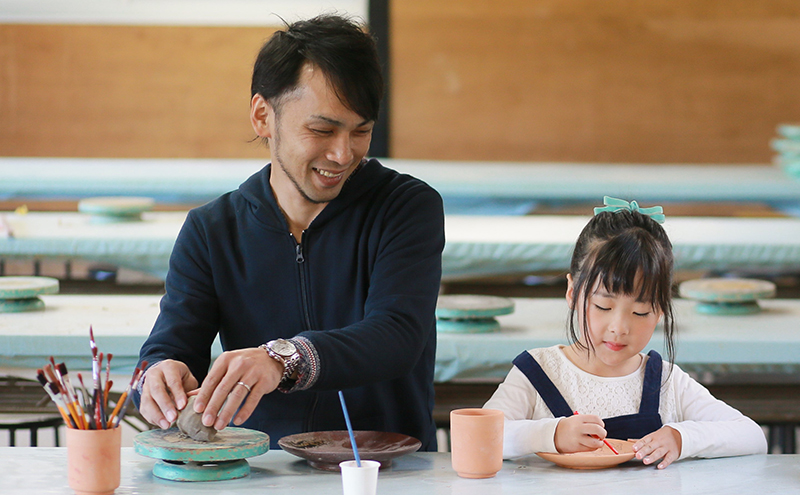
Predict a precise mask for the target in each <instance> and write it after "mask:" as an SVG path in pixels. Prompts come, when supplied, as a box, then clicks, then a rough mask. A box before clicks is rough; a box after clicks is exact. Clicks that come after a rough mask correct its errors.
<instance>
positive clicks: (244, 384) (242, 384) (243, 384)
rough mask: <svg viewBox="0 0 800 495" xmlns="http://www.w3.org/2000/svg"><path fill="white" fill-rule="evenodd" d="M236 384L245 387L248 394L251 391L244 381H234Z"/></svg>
mask: <svg viewBox="0 0 800 495" xmlns="http://www.w3.org/2000/svg"><path fill="white" fill-rule="evenodd" d="M236 385H241V386H242V387H244V388H246V389H247V393H248V394H249V393H250V392H251V390H250V385H248V384H246V383H245V382H236Z"/></svg>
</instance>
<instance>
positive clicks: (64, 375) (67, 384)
mask: <svg viewBox="0 0 800 495" xmlns="http://www.w3.org/2000/svg"><path fill="white" fill-rule="evenodd" d="M56 370H57V371H58V375H59V376H60V377H61V383H62V384H63V386H64V388H66V389H67V395H68V396H69V397H70V400H71V401H72V407H73V408H74V409H75V411H76V412H79V414H77V416H78V417H77V418H76V419H77V420H78V422H79V423H80V426H79V428H81V429H84V430H85V429H86V420H85V418H84V417H83V406H82V405H81V401H80V400H79V399H78V394H77V393H75V387H73V386H72V381H71V380H70V378H69V372H67V365H66V364H64V363H59V364H58V366H57V367H56Z"/></svg>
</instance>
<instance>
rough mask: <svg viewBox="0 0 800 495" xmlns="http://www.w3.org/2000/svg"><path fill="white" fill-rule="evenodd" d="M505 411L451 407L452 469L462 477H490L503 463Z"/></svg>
mask: <svg viewBox="0 0 800 495" xmlns="http://www.w3.org/2000/svg"><path fill="white" fill-rule="evenodd" d="M503 421H504V416H503V412H502V411H498V410H496V409H455V410H453V411H450V452H451V461H452V463H453V470H454V471H455V472H456V473H457V474H458V475H459V476H461V477H462V478H491V477H492V476H494V475H496V474H497V472H498V471H500V469H501V468H502V467H503Z"/></svg>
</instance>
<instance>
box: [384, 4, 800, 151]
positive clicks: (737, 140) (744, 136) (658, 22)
mask: <svg viewBox="0 0 800 495" xmlns="http://www.w3.org/2000/svg"><path fill="white" fill-rule="evenodd" d="M391 29H392V33H391V39H392V92H393V93H392V114H391V124H392V140H391V154H392V156H394V157H398V158H438V159H467V160H469V159H475V160H523V161H527V160H554V161H588V162H606V161H613V162H643V163H647V162H655V163H660V162H695V163H704V162H726V163H747V162H749V163H753V162H768V161H769V160H770V159H771V155H772V152H771V151H770V149H769V140H770V139H771V138H772V137H773V136H774V134H775V126H776V124H778V123H781V122H787V121H800V3H798V2H796V1H790V0H763V1H760V2H752V1H750V0H728V1H721V0H720V1H713V0H648V1H638V2H631V1H628V0H605V1H603V2H597V1H595V0H505V1H503V2H490V1H486V0H439V1H436V2H430V1H423V0H403V1H398V2H392V24H391Z"/></svg>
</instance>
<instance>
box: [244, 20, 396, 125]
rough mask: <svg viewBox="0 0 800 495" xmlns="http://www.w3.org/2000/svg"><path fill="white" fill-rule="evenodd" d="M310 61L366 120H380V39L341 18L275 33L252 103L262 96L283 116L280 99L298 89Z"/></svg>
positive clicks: (260, 63)
mask: <svg viewBox="0 0 800 495" xmlns="http://www.w3.org/2000/svg"><path fill="white" fill-rule="evenodd" d="M306 62H309V63H311V64H313V65H316V66H317V67H319V68H320V69H321V70H322V71H323V72H324V73H325V75H326V76H327V78H328V80H329V82H330V83H331V86H332V88H333V90H334V91H335V92H336V95H337V96H338V97H339V100H340V101H341V102H342V104H343V105H344V106H345V107H347V108H348V109H350V110H352V111H353V112H355V113H356V114H358V115H359V116H361V117H363V118H364V119H365V120H368V121H376V120H377V119H378V113H379V111H380V104H381V99H382V98H383V75H382V73H381V66H380V62H379V60H378V52H377V50H376V47H375V39H374V38H373V37H372V35H371V34H369V33H368V32H365V31H364V30H362V28H361V27H359V26H358V25H357V24H356V23H354V22H353V21H351V20H350V19H348V18H345V17H341V16H338V15H321V16H318V17H314V18H313V19H308V20H303V21H298V22H295V23H292V24H288V25H287V26H286V29H285V30H283V31H277V32H276V33H275V34H273V35H272V37H271V38H270V39H269V40H268V41H267V42H266V43H265V44H264V46H263V47H261V51H260V52H259V54H258V57H257V59H256V62H255V65H254V67H253V79H252V82H251V83H250V96H251V98H252V97H253V96H255V95H256V93H258V94H260V95H261V96H263V97H264V99H265V100H267V101H268V102H269V103H270V104H271V105H272V106H273V107H275V108H276V111H278V109H279V107H280V103H281V97H282V96H284V95H286V94H287V93H289V92H291V91H292V90H294V89H295V88H296V87H297V83H298V81H299V79H300V69H301V68H302V67H303V64H305V63H306Z"/></svg>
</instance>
